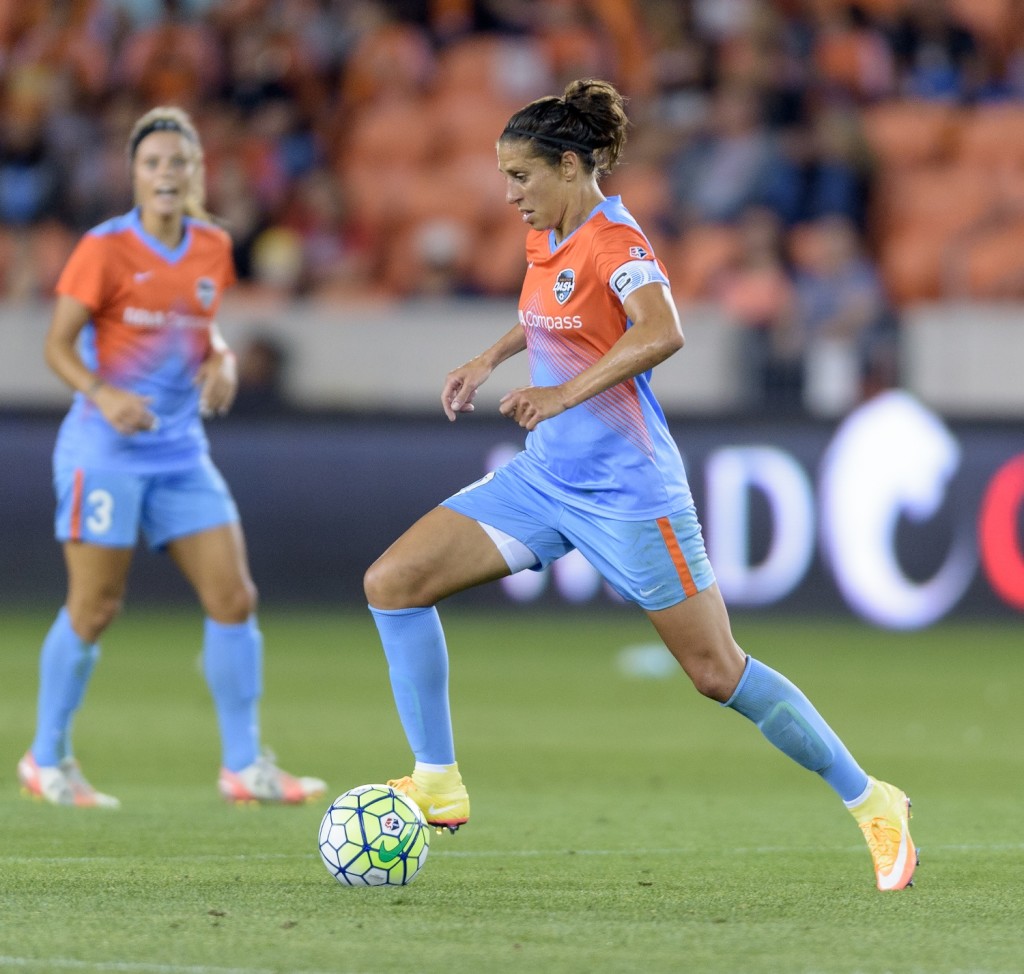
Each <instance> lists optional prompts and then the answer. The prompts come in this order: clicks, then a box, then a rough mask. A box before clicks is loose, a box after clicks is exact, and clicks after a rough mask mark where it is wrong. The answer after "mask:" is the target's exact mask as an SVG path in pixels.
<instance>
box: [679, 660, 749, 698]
mask: <svg viewBox="0 0 1024 974" xmlns="http://www.w3.org/2000/svg"><path fill="white" fill-rule="evenodd" d="M685 669H686V675H687V676H688V677H689V678H690V680H691V681H692V682H693V685H694V687H695V688H696V690H697V692H698V693H700V694H701V695H703V696H705V697H708V698H709V699H711V700H717V701H718V702H719V703H724V702H725V701H726V700H728V699H729V698H730V697H731V696H732V694H733V691H734V690H735V689H736V684H737V683H739V679H740V677H741V676H742V675H743V662H742V661H741V660H739V659H736V658H734V656H733V654H732V653H726V654H722V653H713V654H709V655H703V656H701V657H700V658H699V659H696V660H694V661H693V662H688V663H687V665H686V667H685Z"/></svg>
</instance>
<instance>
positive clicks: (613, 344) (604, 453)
mask: <svg viewBox="0 0 1024 974" xmlns="http://www.w3.org/2000/svg"><path fill="white" fill-rule="evenodd" d="M626 125H627V119H626V115H625V110H624V104H623V100H622V98H621V96H620V95H619V93H618V92H617V91H616V90H615V89H614V88H613V87H612V86H611V85H609V84H607V83H605V82H601V81H576V82H573V83H572V84H570V85H569V86H568V87H567V88H566V90H565V93H564V95H563V97H560V98H559V97H547V98H542V99H539V100H538V101H535V102H532V103H531V104H529V105H527V106H526V107H524V108H523V109H521V110H520V111H518V112H517V113H515V114H514V115H513V116H512V118H511V119H510V120H509V122H508V124H507V125H506V127H505V130H504V131H503V132H502V133H501V136H500V138H499V140H498V147H497V151H498V168H499V170H500V172H501V173H502V175H503V176H504V179H505V185H506V199H507V201H508V202H509V203H510V204H512V205H513V206H515V207H516V208H517V209H518V210H519V212H520V213H521V214H522V219H523V222H524V223H525V224H527V226H528V227H529V230H528V232H527V241H526V256H527V261H528V269H527V272H526V277H525V280H524V284H523V289H522V293H521V296H520V300H519V322H518V324H516V325H515V326H514V327H513V328H512V329H511V330H510V331H509V332H508V333H507V334H505V335H504V336H503V337H502V338H500V339H498V341H497V342H495V344H494V345H492V346H491V347H490V348H489V349H487V350H486V351H484V352H482V353H481V354H479V355H477V356H476V357H475V358H473V359H471V360H470V361H468V362H467V363H465V364H464V365H462V366H460V367H458V368H456V369H454V370H453V371H452V372H450V373H449V374H448V376H447V378H446V381H445V384H444V389H443V391H442V394H441V400H442V407H443V409H444V412H445V414H446V415H447V417H448V419H449V420H452V421H454V420H455V419H456V418H457V417H458V415H459V414H460V413H464V412H468V411H471V410H472V409H473V398H474V396H475V394H476V391H477V389H478V388H479V387H480V385H481V384H482V383H483V382H484V381H485V380H486V379H487V378H488V377H489V376H490V375H491V373H492V372H493V370H494V369H495V368H496V367H497V366H498V365H499V364H501V363H502V362H503V361H505V360H506V359H508V358H509V357H511V356H512V355H515V354H517V353H519V352H522V351H524V350H525V351H527V352H528V353H529V359H530V378H531V385H529V386H526V387H524V388H519V389H513V390H512V391H510V392H508V393H507V394H506V395H505V396H504V397H503V398H502V400H501V403H500V407H499V408H500V411H501V412H502V414H503V415H505V416H507V417H509V418H511V419H512V420H514V421H515V422H516V423H518V425H519V426H521V427H523V428H524V429H526V430H528V431H529V433H528V436H527V438H526V448H525V450H523V451H522V452H521V453H519V454H517V455H516V456H515V457H514V458H513V459H512V460H511V461H510V462H509V463H508V464H506V465H505V466H503V467H501V468H499V469H498V470H497V471H495V472H494V473H493V474H491V475H489V476H487V477H485V478H484V479H483V480H481V481H478V482H477V483H475V484H471V485H470V486H468V487H466V488H465V489H464V490H462V491H460V492H459V493H458V494H456V495H454V496H452V497H450V498H448V499H447V500H446V501H444V502H443V503H442V504H441V505H440V506H439V507H437V508H435V509H434V510H432V511H430V512H429V513H428V514H426V515H425V516H424V517H423V518H421V519H420V520H419V521H417V522H416V523H415V524H414V525H412V527H411V528H409V529H408V530H407V531H406V532H405V533H404V534H403V535H402V536H401V537H400V538H399V539H398V540H397V541H395V543H394V544H392V545H391V547H390V548H388V549H387V551H385V552H384V554H383V555H381V557H380V558H379V559H378V560H377V561H376V562H375V563H374V564H373V565H372V566H371V567H370V569H369V570H368V571H367V573H366V578H365V591H366V596H367V600H368V602H369V606H370V610H371V612H372V613H373V616H374V619H375V621H376V623H377V627H378V631H379V633H380V637H381V641H382V643H383V646H384V651H385V654H386V656H387V660H388V665H389V671H390V678H391V683H392V688H393V692H394V697H395V703H396V706H397V709H398V712H399V715H400V717H401V720H402V725H403V728H404V730H405V733H406V736H407V738H408V740H409V744H410V746H411V748H412V751H413V754H414V756H415V760H416V763H415V768H414V770H413V772H412V774H411V775H409V776H407V777H404V778H401V779H398V780H396V781H393V782H391V784H392V785H393V786H394V787H396V788H398V789H399V790H401V791H403V792H405V793H406V794H407V795H409V796H410V797H412V798H413V799H414V800H415V801H416V802H417V803H418V804H419V805H420V807H421V808H422V809H423V811H424V814H425V815H426V818H427V820H428V821H429V822H431V823H433V824H435V825H437V826H439V827H448V828H450V829H452V830H454V829H455V828H457V827H459V826H460V825H462V824H464V823H465V822H466V821H467V820H468V818H469V796H468V793H467V791H466V788H465V786H464V784H463V781H462V777H461V774H460V771H459V768H458V765H457V763H456V760H455V749H454V744H453V740H452V730H451V719H450V713H449V703H448V657H447V648H446V645H445V639H444V633H443V631H442V628H441V624H440V621H439V617H438V614H437V610H436V608H435V607H434V606H435V604H436V603H437V602H438V601H440V600H441V599H443V598H445V597H447V596H449V595H452V594H454V593H455V592H459V591H461V590H463V589H466V588H469V587H471V586H474V585H478V584H481V583H483V582H487V581H492V580H495V579H498V578H501V577H503V576H505V575H508V574H511V573H513V572H518V571H521V570H523V569H527V568H533V569H538V568H542V567H544V566H546V565H548V564H550V563H551V562H552V561H553V560H555V559H556V558H558V557H560V556H561V555H564V554H566V553H567V552H569V551H571V550H572V549H573V548H578V549H579V550H580V552H581V553H582V554H583V555H585V556H586V558H587V559H588V560H589V561H590V562H591V563H592V564H593V565H594V566H595V567H596V568H597V569H598V570H599V571H600V572H601V574H602V575H603V576H604V577H605V579H607V581H608V582H609V583H610V584H611V585H612V586H613V587H614V588H615V590H616V591H618V592H619V593H620V594H621V595H622V596H623V597H624V598H626V599H627V600H629V601H632V602H635V603H637V604H638V605H640V606H641V607H642V608H643V609H644V610H645V611H646V613H647V615H648V617H649V618H650V620H651V622H652V623H653V624H654V627H655V629H656V630H657V632H658V634H659V635H660V636H661V638H662V639H663V640H664V642H665V644H666V646H667V647H668V648H669V650H670V651H671V652H672V654H673V655H674V656H675V658H676V659H677V660H678V661H679V663H680V665H681V666H682V667H683V669H684V670H685V671H686V673H687V675H688V676H689V677H690V679H691V680H692V681H693V683H694V685H695V686H696V688H697V689H698V690H699V691H700V692H701V693H702V694H704V695H705V696H707V697H710V698H711V699H713V700H717V701H719V702H720V703H722V704H723V705H724V706H727V707H730V708H731V709H733V710H736V711H738V712H739V713H741V714H743V715H744V716H746V717H748V718H749V719H750V720H752V721H754V723H756V724H757V726H758V727H759V728H760V730H761V732H762V733H763V734H764V736H765V737H766V738H767V739H768V740H769V741H770V742H771V743H772V744H774V745H775V746H776V747H778V748H779V749H780V750H782V751H783V752H784V753H785V754H787V755H789V756H790V757H791V758H792V759H793V760H795V761H796V762H798V763H799V764H801V765H802V766H804V767H806V768H808V769H810V770H812V771H814V772H816V773H817V774H819V775H821V777H822V778H824V779H825V781H826V782H827V783H828V784H829V785H830V786H831V787H832V788H833V789H834V790H835V791H836V792H837V794H838V795H839V797H840V798H841V799H842V800H843V802H844V803H845V804H846V806H847V807H848V808H849V809H850V810H851V811H852V812H853V814H854V816H855V818H856V819H857V821H858V823H859V825H860V827H861V829H862V831H863V832H864V835H865V838H866V839H867V841H868V845H869V848H870V850H871V853H872V857H873V860H874V867H875V873H876V881H877V885H878V888H879V889H902V888H903V887H905V886H907V885H909V883H910V881H911V878H912V876H913V872H914V867H915V865H916V859H917V857H916V851H915V849H914V848H913V845H912V843H911V840H910V834H909V828H908V820H909V817H910V816H909V804H910V803H909V801H908V800H907V797H906V795H905V794H904V793H903V792H902V791H900V790H899V789H897V788H895V787H893V786H892V785H889V784H886V783H885V782H881V781H876V780H875V779H873V778H869V777H868V775H866V774H865V773H864V771H863V770H861V768H860V767H859V766H858V764H857V763H856V762H855V761H854V759H853V757H852V756H851V755H850V753H849V751H848V750H847V749H846V747H845V746H844V745H843V743H842V742H841V741H840V740H839V738H838V737H837V736H836V734H835V733H834V732H833V731H832V729H831V728H830V727H829V726H828V724H826V723H825V721H824V720H823V719H822V718H821V716H820V715H819V714H818V712H817V711H816V710H815V708H814V707H813V706H812V705H811V703H810V702H809V701H808V699H807V698H806V697H805V696H804V694H803V693H801V691H800V690H798V689H797V688H796V687H795V686H794V685H793V684H792V683H790V682H789V681H788V680H787V679H786V678H785V677H783V676H781V675H780V674H779V673H776V672H775V671H774V670H772V669H770V668H769V667H767V666H765V665H764V664H763V663H760V662H759V661H757V660H755V659H753V658H752V657H750V656H747V655H746V654H745V653H744V652H743V650H741V649H740V647H739V646H738V645H737V644H736V642H735V640H734V639H733V636H732V632H731V629H730V624H729V617H728V614H727V611H726V608H725V604H724V602H723V600H722V597H721V595H720V593H719V590H718V586H717V584H716V583H715V578H714V573H713V572H712V569H711V565H710V564H709V562H708V558H707V555H706V554H705V551H704V544H703V540H702V537H701V529H700V525H699V523H698V520H697V515H696V512H695V510H694V506H693V500H692V498H691V496H690V490H689V487H688V484H687V481H686V474H685V471H684V469H683V464H682V460H681V458H680V455H679V451H678V449H677V447H676V445H675V443H674V441H673V439H672V437H671V435H670V434H669V431H668V427H667V424H666V422H665V417H664V415H663V413H662V411H661V408H660V407H659V405H658V403H657V400H656V399H655V398H654V395H653V393H652V391H651V387H650V370H651V369H653V368H654V366H656V365H657V364H658V363H659V362H662V361H664V360H665V359H666V358H668V357H669V356H670V355H672V354H673V353H675V352H677V351H678V350H679V349H680V348H681V347H682V345H683V333H682V329H681V327H680V323H679V318H678V315H677V312H676V307H675V304H674V302H673V300H672V296H671V293H670V290H669V283H668V279H667V277H666V275H665V271H664V268H663V267H662V265H661V264H660V263H659V262H658V260H657V258H656V257H655V255H654V253H653V250H652V248H651V245H650V243H649V242H648V240H647V239H646V237H645V236H644V235H643V233H642V232H641V230H640V228H639V227H638V226H637V224H636V222H635V221H634V220H633V218H632V217H631V216H630V214H629V212H628V211H627V210H626V209H625V207H624V206H623V204H622V202H621V200H620V199H618V198H617V197H610V198H606V197H605V196H604V195H603V194H602V192H601V190H600V189H599V186H598V180H599V178H600V177H601V176H602V175H603V174H604V173H606V172H607V171H609V170H610V169H611V168H612V167H613V166H614V165H615V163H616V161H617V159H618V157H619V153H620V151H621V149H622V146H623V144H624V141H625V130H626Z"/></svg>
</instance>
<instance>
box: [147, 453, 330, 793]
mask: <svg viewBox="0 0 1024 974" xmlns="http://www.w3.org/2000/svg"><path fill="white" fill-rule="evenodd" d="M142 527H143V531H144V532H145V534H146V537H147V539H148V540H149V543H150V545H151V546H152V547H154V548H166V549H167V551H168V553H169V554H170V556H171V558H172V559H173V560H174V562H175V564H176V565H177V566H178V568H179V570H180V571H181V573H182V574H183V575H184V576H185V578H186V579H187V580H188V582H189V583H190V584H191V586H192V588H193V589H194V590H195V592H196V595H197V596H198V597H199V601H200V604H201V605H202V606H203V609H204V610H205V612H206V622H205V626H204V636H203V672H204V674H205V676H206V681H207V684H208V685H209V687H210V693H211V695H212V696H213V702H214V706H215V708H216V711H217V724H218V727H219V729H220V736H221V748H222V766H221V772H220V778H219V788H220V791H221V793H222V794H223V795H224V797H225V798H227V799H228V800H232V801H267V802H284V803H288V804H294V803H297V802H302V801H305V800H307V799H309V798H314V797H317V796H319V795H321V794H323V792H324V791H326V788H327V786H326V784H325V783H324V782H323V781H321V780H320V779H319V778H298V777H295V776H294V775H290V774H287V773H286V772H284V771H282V770H281V769H280V768H278V767H277V766H276V765H275V763H274V760H273V758H272V757H271V756H270V755H269V754H265V753H263V752H262V751H261V747H260V727H259V702H260V698H261V696H262V693H263V637H262V635H261V633H260V629H259V625H258V623H257V620H256V599H257V594H256V586H255V585H254V584H253V581H252V576H251V574H250V572H249V560H248V554H247V552H246V546H245V536H244V535H243V533H242V528H241V525H240V523H239V518H238V509H237V507H236V506H235V502H234V500H233V498H232V497H231V493H230V491H229V489H228V487H227V484H226V483H225V482H224V478H223V477H222V476H221V475H220V472H219V471H218V470H217V469H216V467H215V466H214V465H213V464H212V463H211V462H210V461H209V459H208V458H206V459H204V460H203V461H202V462H201V463H200V464H198V465H197V466H196V467H195V468H193V469H190V470H186V471H178V472H175V473H171V474H167V475H161V476H159V477H157V478H154V482H153V483H152V485H151V487H150V490H149V492H148V494H147V497H146V504H145V508H144V511H143V522H142Z"/></svg>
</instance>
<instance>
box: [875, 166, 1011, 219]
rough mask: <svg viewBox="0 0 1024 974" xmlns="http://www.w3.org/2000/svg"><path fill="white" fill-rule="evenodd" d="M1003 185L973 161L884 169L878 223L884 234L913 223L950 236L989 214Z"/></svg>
mask: <svg viewBox="0 0 1024 974" xmlns="http://www.w3.org/2000/svg"><path fill="white" fill-rule="evenodd" d="M997 190H998V184H997V183H996V182H995V181H993V180H992V179H991V178H989V176H988V175H987V174H986V172H985V171H984V170H983V169H981V168H979V167H977V166H973V165H960V164H957V165H943V166H931V167H928V168H926V169H919V170H914V171H909V172H908V171H896V172H889V173H883V175H882V176H881V177H880V179H879V181H878V185H877V193H876V198H875V203H874V211H873V214H872V219H873V225H874V227H875V229H876V231H877V232H878V233H879V234H880V235H881V236H883V237H884V236H885V235H887V234H888V233H891V232H894V231H899V230H901V229H905V228H906V227H907V226H908V225H914V226H923V227H926V228H928V230H929V231H930V232H932V233H934V234H936V235H939V236H948V235H949V234H952V233H956V232H959V231H961V230H965V229H966V228H968V227H969V226H970V225H971V224H972V223H975V222H976V221H977V220H979V219H981V218H983V217H984V216H985V215H986V214H987V213H988V212H989V211H990V210H991V209H992V207H993V206H995V205H996V203H997V201H998V195H997Z"/></svg>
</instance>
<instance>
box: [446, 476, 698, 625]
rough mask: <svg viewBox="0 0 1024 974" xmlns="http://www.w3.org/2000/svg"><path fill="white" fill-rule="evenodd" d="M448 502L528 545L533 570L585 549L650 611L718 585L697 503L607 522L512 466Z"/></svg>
mask: <svg viewBox="0 0 1024 974" xmlns="http://www.w3.org/2000/svg"><path fill="white" fill-rule="evenodd" d="M442 503H443V506H444V507H447V508H450V509H451V510H453V511H457V512H458V513H459V514H464V515H466V517H471V518H473V519H474V520H475V521H479V522H480V523H481V524H487V525H490V526H491V527H493V528H497V529H498V530H499V531H502V532H504V533H506V534H508V535H510V536H511V537H513V538H515V539H516V540H518V541H520V542H521V543H522V544H524V545H526V547H527V548H529V549H530V551H531V552H533V554H534V555H535V556H536V558H537V563H536V564H535V565H533V566H527V567H532V568H533V569H534V570H537V571H539V570H540V569H542V568H544V567H546V566H547V565H549V564H551V562H553V561H555V559H557V558H561V557H562V556H563V555H566V554H568V553H569V552H570V551H572V550H573V549H574V548H576V549H578V550H579V551H580V553H581V554H582V555H583V556H584V557H585V558H586V559H587V561H589V562H590V564H592V565H593V566H594V568H596V569H597V570H598V572H600V574H601V576H602V577H603V578H604V579H605V580H606V581H607V582H608V584H609V585H611V587H612V588H613V589H615V591H616V592H618V593H619V595H621V596H622V597H623V598H624V599H626V600H627V601H630V602H635V603H636V604H637V605H639V606H641V607H642V608H644V609H647V610H650V611H657V610H658V609H667V608H668V607H669V606H672V605H675V604H676V603H677V602H681V601H682V600H683V599H685V598H687V597H688V596H691V595H696V594H697V592H700V591H703V590H704V589H706V588H708V587H709V586H710V585H712V584H713V583H714V581H715V574H714V572H713V571H712V568H711V562H710V561H709V560H708V556H707V552H706V551H705V550H704V539H703V537H702V535H701V529H700V523H699V522H698V520H697V512H696V510H695V509H694V507H693V505H692V504H690V505H688V506H687V507H686V508H684V509H683V510H681V511H676V512H674V513H672V514H666V515H665V516H664V517H658V518H651V519H648V520H641V521H624V520H621V519H618V518H610V517H601V516H600V515H597V514H594V513H593V512H591V511H579V510H575V509H574V508H572V507H569V506H567V505H565V504H563V503H562V502H561V501H559V500H555V499H553V498H551V497H549V496H548V495H546V494H544V493H543V492H542V491H540V490H538V489H537V488H536V487H534V486H533V485H532V484H529V483H526V482H525V481H523V480H521V479H520V478H519V477H517V476H516V475H515V474H514V473H512V472H510V471H509V470H508V468H506V467H500V468H499V469H497V470H495V471H494V472H493V473H490V474H488V475H487V476H486V477H484V478H482V479H481V480H478V481H476V482H475V483H473V484H470V485H469V486H468V487H465V488H463V489H462V490H461V491H459V492H458V493H457V494H453V495H452V496H451V497H449V498H447V500H445V501H443V502H442Z"/></svg>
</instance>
